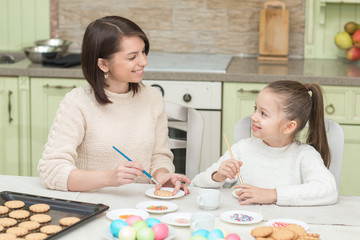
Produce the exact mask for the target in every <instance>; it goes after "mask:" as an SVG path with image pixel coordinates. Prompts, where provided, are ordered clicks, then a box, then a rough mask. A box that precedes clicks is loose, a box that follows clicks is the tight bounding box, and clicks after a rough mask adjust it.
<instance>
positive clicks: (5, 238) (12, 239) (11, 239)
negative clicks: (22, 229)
mask: <svg viewBox="0 0 360 240" xmlns="http://www.w3.org/2000/svg"><path fill="white" fill-rule="evenodd" d="M0 240H16V235H14V234H9V233H0Z"/></svg>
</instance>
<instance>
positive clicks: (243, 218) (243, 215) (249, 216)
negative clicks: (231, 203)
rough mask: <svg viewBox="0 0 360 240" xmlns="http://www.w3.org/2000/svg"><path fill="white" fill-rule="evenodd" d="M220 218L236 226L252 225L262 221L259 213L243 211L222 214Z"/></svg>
mask: <svg viewBox="0 0 360 240" xmlns="http://www.w3.org/2000/svg"><path fill="white" fill-rule="evenodd" d="M220 217H221V219H222V220H224V221H225V222H229V223H236V224H253V223H258V222H260V221H262V219H263V217H262V215H261V214H259V213H255V212H251V211H244V210H232V211H227V212H223V213H222V214H221V216H220Z"/></svg>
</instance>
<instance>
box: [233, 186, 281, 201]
mask: <svg viewBox="0 0 360 240" xmlns="http://www.w3.org/2000/svg"><path fill="white" fill-rule="evenodd" d="M235 188H237V189H239V188H240V189H239V192H238V193H239V194H238V195H239V203H240V205H245V204H250V203H258V204H264V203H265V204H270V203H274V202H276V201H277V194H276V189H266V188H258V187H254V186H251V185H248V184H239V185H237V186H235Z"/></svg>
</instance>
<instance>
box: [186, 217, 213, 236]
mask: <svg viewBox="0 0 360 240" xmlns="http://www.w3.org/2000/svg"><path fill="white" fill-rule="evenodd" d="M214 224H215V216H214V215H213V214H211V213H207V212H198V213H193V214H191V217H190V230H191V232H195V231H197V230H199V229H206V230H208V231H211V230H213V229H214Z"/></svg>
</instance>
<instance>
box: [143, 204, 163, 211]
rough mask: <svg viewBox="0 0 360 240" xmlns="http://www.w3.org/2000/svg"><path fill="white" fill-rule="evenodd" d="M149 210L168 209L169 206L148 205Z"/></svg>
mask: <svg viewBox="0 0 360 240" xmlns="http://www.w3.org/2000/svg"><path fill="white" fill-rule="evenodd" d="M147 209H148V210H152V211H164V210H167V209H168V207H167V206H164V205H151V206H149V207H147Z"/></svg>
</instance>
